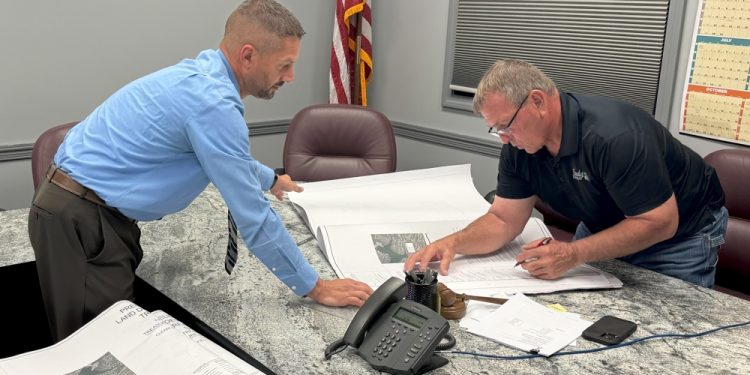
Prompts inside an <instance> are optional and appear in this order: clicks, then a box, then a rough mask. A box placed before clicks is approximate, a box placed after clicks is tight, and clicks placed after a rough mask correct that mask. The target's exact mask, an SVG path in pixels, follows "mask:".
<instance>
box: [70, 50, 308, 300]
mask: <svg viewBox="0 0 750 375" xmlns="http://www.w3.org/2000/svg"><path fill="white" fill-rule="evenodd" d="M244 110H245V109H244V105H243V104H242V100H241V98H240V95H239V85H238V84H237V79H236V77H235V76H234V73H233V71H232V69H231V67H230V65H229V63H228V62H227V60H226V58H225V57H224V55H223V54H222V52H221V51H220V50H216V51H213V50H206V51H203V52H201V53H200V54H199V55H198V57H196V58H195V59H185V60H183V61H181V62H180V63H178V64H177V65H174V66H171V67H168V68H165V69H162V70H159V71H157V72H154V73H152V74H149V75H147V76H145V77H142V78H140V79H138V80H136V81H133V82H131V83H129V84H128V85H126V86H124V87H123V88H121V89H120V90H118V91H117V92H115V93H114V94H113V95H112V96H111V97H109V98H108V99H107V100H106V101H104V103H102V104H101V105H100V106H99V107H98V108H96V109H95V110H94V111H93V112H92V113H91V114H90V115H89V116H88V117H86V119H84V120H83V121H81V123H80V124H78V125H76V126H75V127H73V128H72V129H71V130H70V131H69V132H68V134H67V135H66V137H65V140H64V142H63V144H62V145H61V146H60V148H59V150H58V151H57V154H56V155H55V163H56V164H57V165H58V166H59V167H60V168H61V169H62V170H64V171H66V172H68V173H69V174H70V175H71V177H73V178H74V179H75V180H76V181H78V182H79V183H81V184H82V185H84V186H86V187H88V188H89V189H91V190H93V191H95V192H96V194H98V195H99V196H100V197H101V198H102V199H103V200H104V201H105V202H107V204H108V205H110V206H112V207H116V208H117V209H118V210H120V212H122V213H123V214H124V215H126V216H128V217H130V218H132V219H136V220H141V221H147V220H156V219H160V218H162V217H164V216H165V215H167V214H171V213H174V212H178V211H180V210H182V209H184V208H185V207H187V206H188V205H189V204H190V202H192V201H193V199H195V197H197V196H198V195H199V194H200V193H201V192H202V191H203V190H204V189H205V187H206V186H207V185H208V183H209V182H212V183H213V184H214V185H215V186H216V187H217V188H218V189H219V191H220V192H221V195H222V197H223V198H224V200H225V201H226V203H227V206H229V209H230V210H231V211H232V216H233V217H234V220H235V222H236V223H237V229H238V230H239V233H240V235H241V236H242V238H243V240H244V241H245V244H246V245H247V246H248V248H250V249H251V251H252V252H253V253H254V254H255V256H257V257H258V259H259V260H260V261H261V262H263V264H265V265H266V267H268V269H270V270H271V272H273V274H274V275H276V276H277V277H278V278H279V279H280V280H281V281H282V282H284V283H285V284H286V285H287V286H288V287H289V288H291V289H292V290H293V291H294V292H295V293H296V294H297V295H306V294H307V293H308V292H310V291H311V290H312V289H313V287H314V286H315V283H316V282H317V280H318V274H317V273H316V272H315V270H313V269H312V267H311V266H310V264H309V263H308V262H307V260H306V259H305V258H304V256H303V255H302V253H301V252H300V250H299V248H298V247H297V245H296V243H295V242H294V240H293V239H292V238H291V236H290V235H289V233H288V232H287V231H286V229H285V228H284V225H283V223H282V221H281V220H280V218H279V217H278V215H277V214H276V212H275V211H274V210H273V209H272V208H271V207H270V205H269V202H268V200H267V199H266V198H265V197H264V195H263V191H264V190H268V189H270V188H271V185H272V184H273V180H274V172H273V170H272V169H271V168H269V167H267V166H265V165H263V164H261V163H260V162H258V161H257V160H255V159H253V157H252V156H251V155H250V140H249V135H248V129H247V125H246V123H245V119H244ZM222 229H223V228H222ZM217 230H219V228H217Z"/></svg>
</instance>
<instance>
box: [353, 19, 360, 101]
mask: <svg viewBox="0 0 750 375" xmlns="http://www.w3.org/2000/svg"><path fill="white" fill-rule="evenodd" d="M360 51H362V12H357V49H356V51H355V52H356V53H355V57H354V85H353V86H352V104H359V105H361V104H362V95H361V93H360V92H359V91H360V84H359V80H360V67H359V64H360V58H359V54H360Z"/></svg>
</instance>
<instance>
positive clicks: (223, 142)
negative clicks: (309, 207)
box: [188, 99, 318, 296]
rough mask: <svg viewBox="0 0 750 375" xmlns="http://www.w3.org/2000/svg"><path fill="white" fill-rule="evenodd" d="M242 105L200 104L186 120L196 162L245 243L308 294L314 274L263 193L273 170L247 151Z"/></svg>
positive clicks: (291, 285)
mask: <svg viewBox="0 0 750 375" xmlns="http://www.w3.org/2000/svg"><path fill="white" fill-rule="evenodd" d="M241 105H242V104H241V103H236V102H234V101H233V100H229V99H223V100H219V101H218V102H217V103H212V104H211V105H207V106H204V108H205V109H204V110H203V111H202V112H197V113H196V114H195V115H194V116H193V117H192V118H191V119H190V120H189V123H188V137H189V139H190V142H191V144H192V146H193V150H194V152H195V155H196V157H197V158H198V162H199V163H200V164H201V167H202V168H203V170H204V171H205V173H206V175H208V178H209V179H210V180H211V182H212V183H213V184H214V185H215V186H216V187H217V189H219V192H221V195H222V197H223V198H224V200H225V201H226V203H227V206H228V207H229V209H230V210H231V212H232V217H233V218H234V221H235V222H236V224H237V230H238V231H239V234H240V236H242V239H243V240H244V242H245V245H247V247H248V248H249V249H250V251H251V252H252V253H253V254H254V255H255V256H256V257H257V258H258V259H259V260H260V261H261V262H262V263H263V264H264V265H265V266H266V267H267V268H268V269H269V270H270V271H271V272H272V273H273V274H274V275H275V276H276V277H278V278H279V280H281V281H282V282H283V283H284V284H286V285H287V286H288V287H289V288H290V289H292V290H293V291H294V293H295V294H297V295H299V296H303V295H307V294H308V293H309V292H310V291H311V290H312V289H313V288H314V287H315V284H316V283H317V280H318V274H317V272H315V270H314V269H313V268H312V266H310V263H309V262H308V261H307V260H306V259H305V258H304V256H303V255H302V252H301V251H300V250H299V247H297V244H296V243H295V242H294V240H293V239H292V238H291V236H290V235H289V233H288V232H287V231H286V229H285V228H284V225H283V223H282V221H281V219H280V218H279V216H278V215H277V214H276V212H275V211H274V210H273V209H272V208H271V206H270V204H269V202H268V200H267V199H266V198H265V196H264V195H263V191H264V190H267V189H269V188H270V187H271V185H272V184H273V179H274V172H273V170H272V169H271V168H269V167H267V166H265V165H263V164H262V163H260V162H258V161H257V160H255V159H253V158H252V156H251V154H250V141H249V136H248V130H247V125H246V124H245V120H244V118H243V116H242V107H241Z"/></svg>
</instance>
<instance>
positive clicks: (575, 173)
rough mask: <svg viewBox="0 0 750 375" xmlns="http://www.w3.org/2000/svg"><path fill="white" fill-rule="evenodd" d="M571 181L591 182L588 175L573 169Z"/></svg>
mask: <svg viewBox="0 0 750 375" xmlns="http://www.w3.org/2000/svg"><path fill="white" fill-rule="evenodd" d="M573 179H575V180H576V181H581V180H586V181H589V182H590V181H591V180H589V174H588V173H586V171H582V170H576V169H575V168H573Z"/></svg>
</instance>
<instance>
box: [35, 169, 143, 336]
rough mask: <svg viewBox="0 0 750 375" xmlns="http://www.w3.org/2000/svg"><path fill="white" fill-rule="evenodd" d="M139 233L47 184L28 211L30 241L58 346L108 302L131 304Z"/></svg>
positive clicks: (109, 211)
mask: <svg viewBox="0 0 750 375" xmlns="http://www.w3.org/2000/svg"><path fill="white" fill-rule="evenodd" d="M140 236H141V231H140V229H139V228H138V225H137V224H136V222H134V221H133V220H131V219H129V218H127V217H126V216H124V215H122V214H121V213H120V212H119V211H117V210H116V209H114V208H111V207H106V206H100V205H98V204H95V203H93V202H90V201H88V200H85V199H83V198H80V197H78V196H77V195H75V194H72V193H70V192H68V191H66V190H63V189H62V188H60V187H59V186H57V185H55V184H53V183H51V182H50V181H49V179H46V180H45V181H43V182H42V183H41V185H39V188H38V190H37V192H36V194H35V195H34V200H33V203H32V205H31V210H30V211H29V238H30V239H31V246H32V247H33V248H34V255H35V256H36V267H37V271H38V273H39V284H40V287H41V290H42V298H43V299H44V306H45V309H46V311H47V319H48V321H49V325H50V330H51V332H52V338H53V339H54V340H55V341H60V340H62V339H64V338H65V337H67V336H68V335H70V334H71V333H73V332H74V331H75V330H77V329H78V328H80V327H82V326H83V325H84V324H86V323H87V322H88V321H89V320H91V319H92V318H94V317H95V316H96V315H98V314H99V313H100V312H102V311H104V310H105V309H106V308H107V307H109V306H111V305H112V303H114V302H116V301H119V300H125V299H127V300H131V301H132V300H134V298H135V295H134V293H133V282H134V280H135V269H136V268H137V267H138V264H139V263H140V262H141V259H142V258H143V250H142V249H141V245H140Z"/></svg>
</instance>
